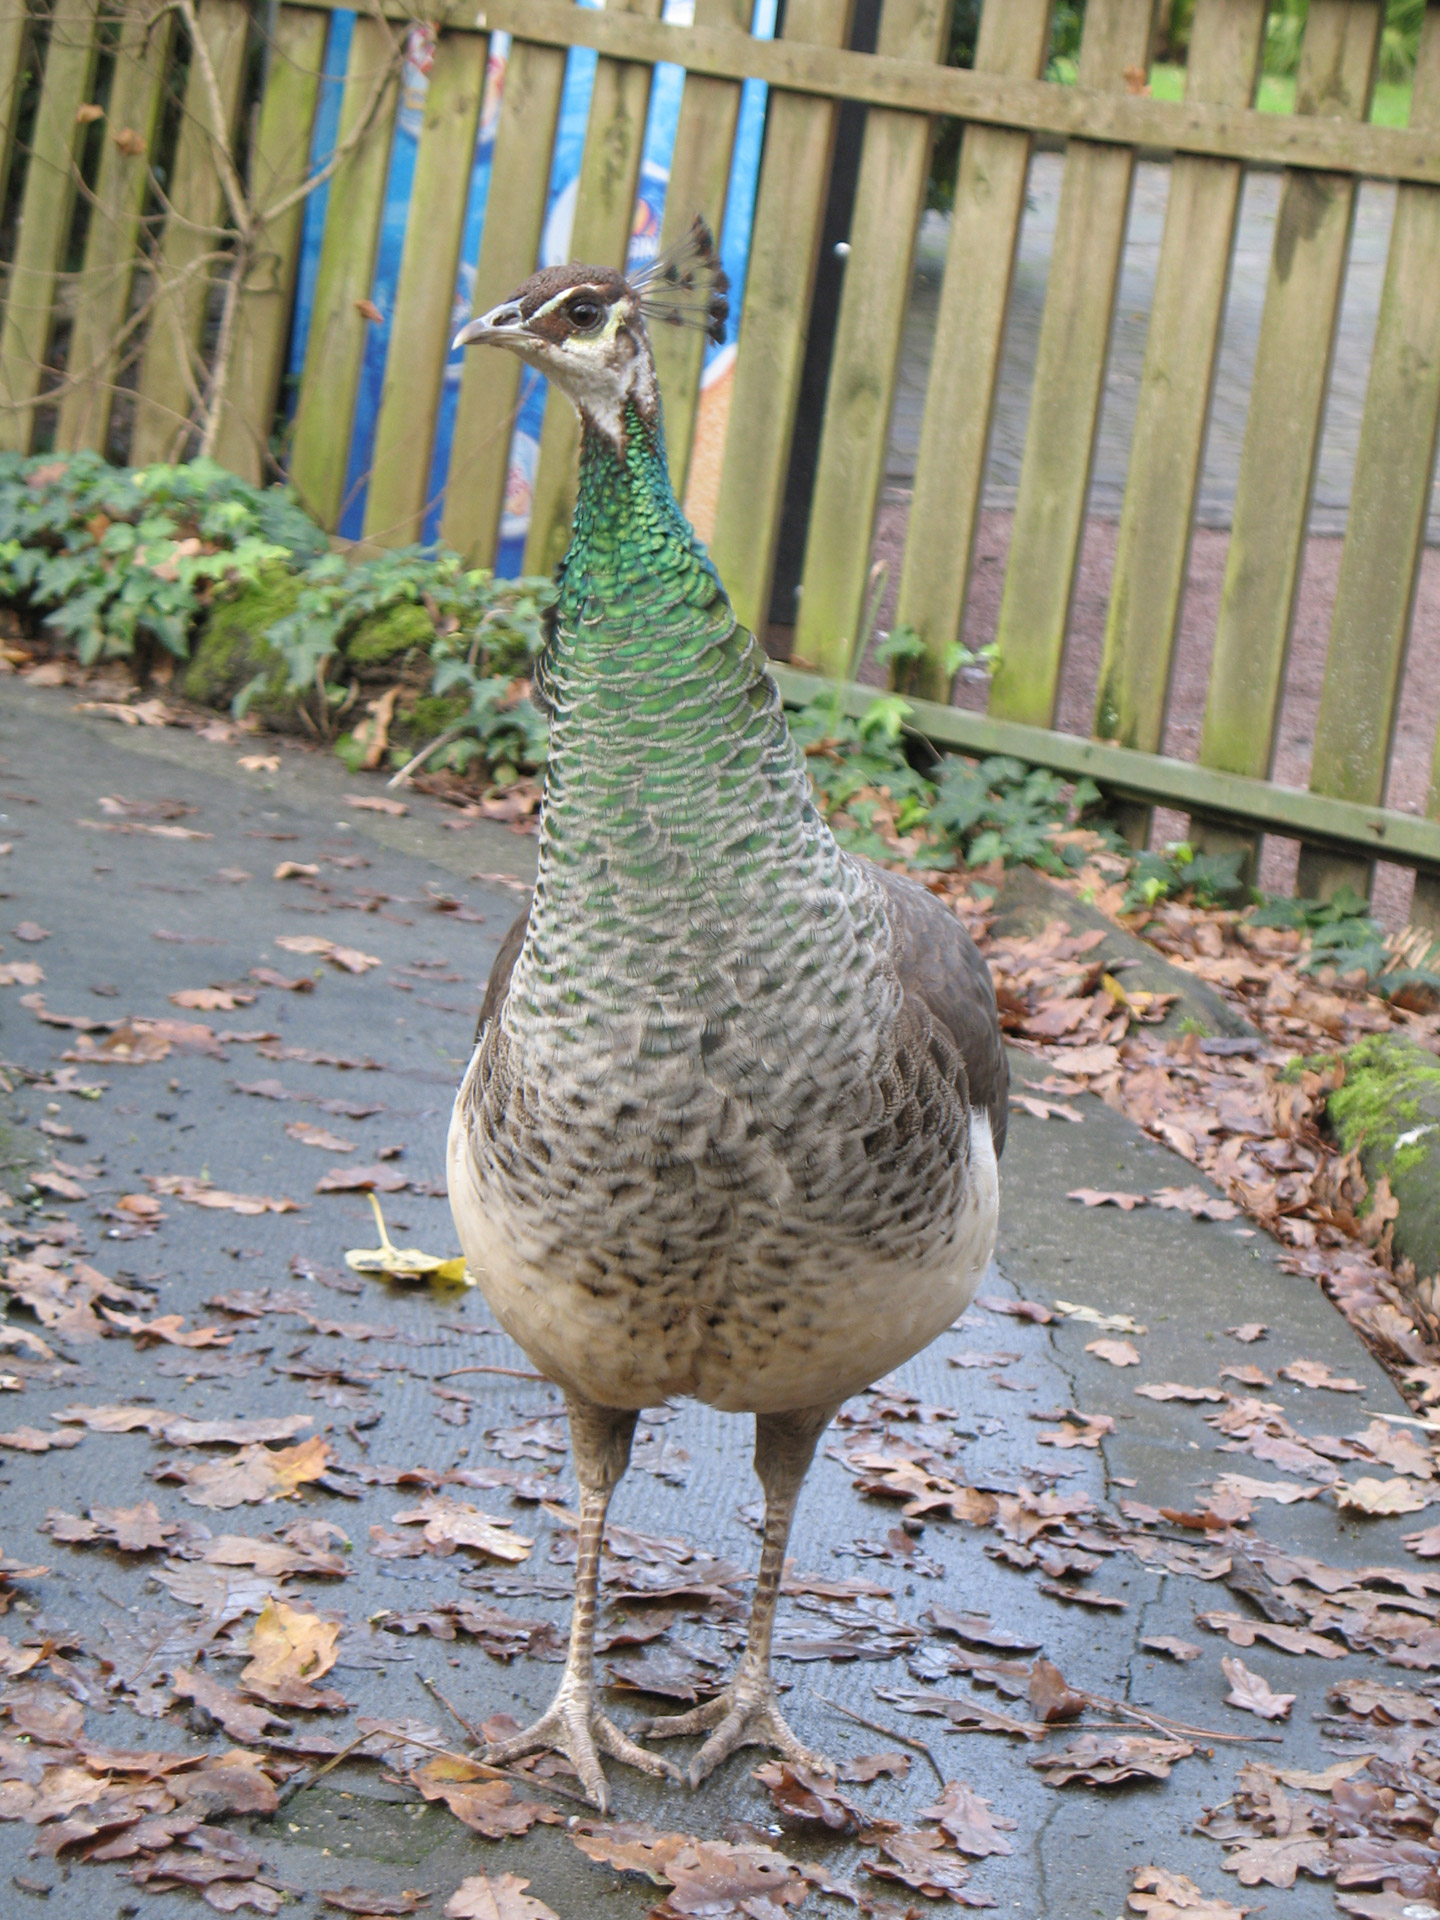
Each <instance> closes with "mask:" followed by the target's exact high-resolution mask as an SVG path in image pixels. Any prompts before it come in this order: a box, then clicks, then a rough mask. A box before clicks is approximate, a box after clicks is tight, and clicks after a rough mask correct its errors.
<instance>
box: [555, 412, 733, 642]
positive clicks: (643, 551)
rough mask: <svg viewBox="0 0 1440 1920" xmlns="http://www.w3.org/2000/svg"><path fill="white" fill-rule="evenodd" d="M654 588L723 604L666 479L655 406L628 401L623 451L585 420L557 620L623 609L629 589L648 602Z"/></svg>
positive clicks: (693, 601) (673, 600) (674, 598)
mask: <svg viewBox="0 0 1440 1920" xmlns="http://www.w3.org/2000/svg"><path fill="white" fill-rule="evenodd" d="M657 587H658V588H661V589H662V590H663V592H664V598H665V600H666V601H668V602H669V603H670V604H680V603H684V604H687V605H689V606H692V607H705V606H709V605H710V604H711V603H712V602H714V601H715V600H716V599H717V598H718V599H720V600H721V601H724V602H725V605H726V606H727V608H728V605H729V603H728V601H725V590H724V588H723V587H722V586H721V584H720V576H719V575H718V574H717V573H716V571H715V569H714V567H713V566H712V565H711V563H710V559H709V556H708V555H707V554H706V552H705V549H704V547H703V546H702V545H701V543H700V541H699V540H698V539H697V538H696V536H695V531H694V529H693V528H692V527H691V525H690V523H689V521H688V520H687V519H686V518H685V516H684V514H683V513H682V512H681V511H680V505H679V502H678V501H677V500H676V498H675V492H674V489H673V488H672V486H671V485H670V470H669V467H668V465H667V463H666V459H665V436H664V431H663V429H662V427H661V424H660V420H659V417H658V413H657V416H656V418H655V419H654V421H653V422H652V421H649V420H646V419H645V418H644V417H643V416H642V415H641V414H640V413H639V411H638V410H637V409H636V408H635V407H634V406H630V407H627V408H626V411H625V447H624V451H623V453H622V452H621V451H620V450H619V449H618V448H617V447H616V445H615V443H614V442H613V441H612V440H611V439H610V437H609V436H608V435H607V434H605V433H603V432H601V430H600V429H599V428H597V427H594V426H592V425H591V424H590V423H589V422H588V421H587V422H586V424H585V428H584V435H583V439H582V441H581V451H580V490H579V497H578V499H577V500H576V504H575V525H574V533H573V535H572V538H571V542H570V548H569V551H568V552H567V553H566V555H565V558H564V560H563V561H562V562H561V565H560V605H559V614H558V621H557V627H558V628H559V629H562V630H563V629H564V628H565V627H567V626H569V625H570V624H572V623H577V622H580V621H584V620H587V619H593V618H594V617H595V615H596V612H597V611H598V610H599V608H600V607H601V606H602V605H603V609H604V611H605V612H606V613H607V614H610V613H614V612H620V611H623V609H625V608H626V607H627V605H629V604H630V594H631V593H632V592H635V593H638V595H639V596H640V597H641V598H642V599H643V600H645V601H646V603H647V604H653V595H654V592H655V589H656V588H657ZM617 596H618V599H617Z"/></svg>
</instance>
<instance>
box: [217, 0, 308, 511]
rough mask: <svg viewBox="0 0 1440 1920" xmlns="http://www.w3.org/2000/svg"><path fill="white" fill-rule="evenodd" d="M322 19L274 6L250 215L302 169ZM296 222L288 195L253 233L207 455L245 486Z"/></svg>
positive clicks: (267, 409)
mask: <svg viewBox="0 0 1440 1920" xmlns="http://www.w3.org/2000/svg"><path fill="white" fill-rule="evenodd" d="M328 26H329V20H328V17H327V16H326V15H325V14H323V13H319V12H311V11H309V10H308V9H306V8H302V7H282V8H281V9H280V11H279V14H278V16H277V18H276V21H275V33H274V40H273V42H272V44H271V48H270V71H269V74H268V77H267V79H266V83H265V97H264V99H263V101H262V102H261V106H260V118H259V125H258V127H257V129H256V134H255V154H254V157H253V159H252V161H251V165H250V175H251V188H250V195H251V203H252V205H253V206H254V208H255V211H256V213H257V215H259V214H264V213H265V212H266V211H267V209H268V208H270V207H274V206H278V205H279V204H280V202H281V200H282V199H283V198H284V197H285V196H286V195H288V194H290V193H293V192H294V191H295V189H296V188H297V187H299V186H300V185H301V184H302V182H303V181H304V179H305V176H306V173H307V171H308V169H309V164H310V141H311V135H312V132H313V130H314V125H315V108H316V105H317V103H318V101H319V98H320V72H321V67H322V64H323V62H324V58H325V35H326V31H327V28H328ZM304 223H305V202H304V201H303V200H297V201H296V202H295V204H294V205H293V206H290V207H287V208H286V209H285V210H284V211H283V212H282V213H280V214H278V215H277V216H276V217H275V218H274V219H272V220H269V221H267V222H266V223H265V224H264V225H263V226H261V227H260V229H259V230H258V231H257V233H256V235H255V240H254V245H253V248H252V251H251V254H250V259H249V263H248V265H247V268H246V272H245V284H244V286H243V288H242V289H241V293H240V305H239V309H238V311H237V313H236V316H235V341H234V346H233V349H232V352H231V359H230V373H229V383H228V385H227V388H226V391H225V399H224V407H223V411H222V414H221V419H220V430H219V434H218V436H217V439H216V443H215V458H216V459H217V460H218V461H219V462H220V464H221V465H222V466H224V467H229V468H230V469H231V471H232V472H234V473H238V474H240V475H242V476H243V477H244V478H245V479H247V480H249V481H251V482H253V483H255V484H258V483H259V482H260V481H262V480H264V479H266V478H268V477H269V475H270V473H271V472H273V464H274V463H273V461H272V460H271V458H270V451H269V443H270V430H271V426H272V425H273V423H274V419H275V409H276V407H277V406H278V405H279V400H280V383H281V381H282V380H283V378H284V374H285V347H286V335H287V332H288V329H289V325H290V310H291V303H292V301H293V299H294V294H295V279H296V274H297V272H298V270H299V264H300V237H301V232H302V229H303V227H304Z"/></svg>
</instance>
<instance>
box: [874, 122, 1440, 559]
mask: <svg viewBox="0 0 1440 1920" xmlns="http://www.w3.org/2000/svg"><path fill="white" fill-rule="evenodd" d="M1063 171H1064V157H1063V155H1061V154H1058V153H1037V154H1036V155H1035V158H1034V160H1033V162H1032V164H1031V170H1030V196H1029V207H1028V210H1027V212H1026V216H1025V221H1024V225H1023V227H1022V230H1021V241H1020V257H1019V261H1018V263H1017V266H1016V274H1015V289H1014V294H1013V296H1012V302H1011V312H1010V323H1009V329H1008V333H1007V337H1006V348H1005V356H1004V363H1003V367H1002V371H1001V380H1000V395H999V401H998V404H997V407H996V413H995V429H994V438H993V441H992V446H991V455H990V472H989V483H988V485H987V488H986V501H987V504H988V505H990V506H992V507H1010V506H1013V505H1014V502H1015V489H1016V487H1017V485H1018V484H1019V479H1020V462H1021V457H1022V455H1023V453H1024V448H1025V426H1026V420H1027V418H1028V414H1029V399H1030V382H1031V377H1032V374H1033V370H1034V365H1035V353H1036V349H1037V345H1038V342H1039V336H1040V320H1041V315H1042V312H1043V309H1044V304H1045V283H1046V276H1047V274H1048V271H1049V264H1050V251H1051V247H1052V245H1053V242H1054V234H1055V219H1056V214H1057V211H1058V208H1059V203H1060V183H1061V177H1062V174H1063ZM1169 182H1170V169H1169V167H1168V166H1165V165H1163V164H1159V163H1156V162H1153V161H1147V162H1144V163H1142V164H1141V165H1139V166H1138V167H1137V168H1136V172H1135V190H1134V199H1133V203H1132V207H1131V214H1130V224H1129V231H1128V235H1127V240H1126V247H1125V260H1124V268H1123V273H1122V278H1121V283H1120V296H1119V300H1118V302H1117V305H1116V319H1115V330H1114V336H1113V342H1112V347H1111V354H1110V366H1109V376H1108V380H1107V385H1106V394H1105V405H1104V411H1103V414H1102V418H1101V427H1100V440H1099V445H1098V447H1097V449H1096V456H1095V472H1094V477H1093V480H1092V485H1091V496H1090V500H1091V511H1092V512H1093V513H1095V514H1097V515H1099V516H1100V517H1102V518H1106V519H1114V518H1116V517H1118V515H1119V512H1120V504H1121V501H1122V499H1123V496H1124V489H1125V469H1126V464H1127V460H1128V456H1129V446H1130V436H1131V432H1132V429H1133V426H1134V418H1135V395H1136V391H1137V386H1138V382H1139V378H1140V371H1141V368H1142V366H1143V363H1144V357H1145V333H1146V328H1147V325H1148V320H1149V311H1150V302H1151V298H1152V295H1153V291H1154V282H1155V269H1156V264H1157V262H1158V259H1159V253H1160V241H1161V236H1162V234H1163V231H1164V223H1165V203H1166V198H1167V194H1168V191H1169ZM1279 198H1280V176H1279V175H1278V174H1274V173H1258V172H1257V173H1252V174H1250V176H1249V177H1248V180H1247V182H1246V187H1245V192H1244V197H1243V200H1242V204H1241V214H1240V230H1239V236H1238V240H1237V244H1236V248H1235V254H1234V264H1233V270H1232V273H1231V280H1230V295H1229V304H1228V306H1227V309H1226V318H1225V331H1224V337H1223V344H1222V350H1221V356H1220V366H1219V369H1218V372H1217V375H1216V382H1215V399H1214V405H1213V408H1212V412H1211V425H1210V439H1209V445H1208V448H1207V453H1206V463H1205V472H1204V478H1203V482H1202V485H1201V492H1200V505H1199V518H1200V522H1201V524H1202V525H1205V526H1212V527H1228V526H1229V524H1230V516H1231V512H1232V509H1233V507H1234V501H1235V483H1236V478H1237V475H1238V473H1239V467H1240V451H1241V447H1242V444H1243V441H1244V435H1245V416H1246V411H1247V408H1248V404H1249V391H1250V380H1251V374H1252V370H1253V367H1254V359H1255V348H1256V343H1257V340H1258V338H1259V330H1260V316H1261V312H1262V309H1263V307H1264V302H1265V289H1266V284H1267V279H1268V276H1269V271H1270V249H1271V241H1272V238H1273V234H1274V229H1275V216H1276V210H1277V207H1278V204H1279ZM1394 213H1395V189H1394V187H1393V186H1390V185H1386V184H1384V183H1380V182H1365V183H1364V184H1362V186H1361V189H1360V195H1359V203H1358V207H1357V211H1356V219H1355V234H1354V239H1353V242H1352V245H1351V252H1350V268H1349V275H1348V278H1347V281H1346V290H1345V301H1344V306H1343V308H1342V311H1341V320H1340V332H1339V337H1338V339H1337V342H1336V349H1335V365H1334V371H1333V374H1332V377H1331V383H1330V402H1329V409H1328V413H1327V416H1326V426H1325V436H1324V442H1323V445H1322V449H1321V455H1320V464H1319V469H1318V472H1317V476H1316V485H1315V504H1314V508H1313V511H1312V515H1311V531H1312V532H1314V533H1339V532H1343V530H1344V524H1345V512H1346V508H1347V506H1348V503H1349V498H1350V480H1351V475H1352V473H1353V471H1354V465H1355V449H1356V445H1357V442H1358V437H1359V431H1360V418H1361V413H1362V411H1363V408H1364V402H1365V386H1366V380H1367V378H1368V373H1369V364H1370V349H1371V343H1372V341H1373V339H1374V334H1375V325H1376V320H1377V317H1378V314H1379V308H1380V293H1381V288H1382V286H1383V284H1384V277H1385V257H1386V253H1387V251H1388V248H1389V244H1390V227H1391V222H1392V221H1393V219H1394ZM948 241H949V222H948V221H947V220H946V219H944V218H943V217H941V216H939V215H935V214H931V215H930V216H928V217H927V219H926V221H925V223H924V226H923V228H922V230H921V236H920V243H919V246H918V248H917V253H916V263H915V282H914V292H913V295H912V299H911V304H910V311H909V315H908V318H907V321H906V330H905V344H904V349H903V354H902V359H901V369H900V388H899V393H898V396H897V400H896V408H895V418H894V422H893V425H892V429H891V439H890V454H889V461H888V464H887V469H886V480H887V483H888V485H889V486H890V487H891V488H892V489H896V490H899V489H908V488H909V487H910V486H911V484H912V483H913V480H914V474H915V458H916V454H917V452H918V450H919V445H920V421H921V417H922V414H923V409H924V404H925V381H926V373H927V369H928V367H929V363H930V354H931V350H932V345H933V341H934V332H935V314H936V309H937V306H938V303H939V296H940V283H941V279H942V276H943V272H944V265H945V250H946V247H947V245H948ZM1437 487H1440V482H1437ZM1435 507H1436V514H1437V515H1440V491H1437V493H1436V496H1435ZM1431 538H1432V540H1436V539H1440V518H1437V519H1436V520H1435V521H1434V523H1433V524H1432V531H1431Z"/></svg>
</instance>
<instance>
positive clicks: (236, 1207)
mask: <svg viewBox="0 0 1440 1920" xmlns="http://www.w3.org/2000/svg"><path fill="white" fill-rule="evenodd" d="M145 1180H146V1185H147V1186H149V1187H151V1188H153V1189H154V1191H155V1192H156V1193H163V1194H166V1195H172V1194H173V1195H174V1197H175V1198H176V1199H178V1200H188V1201H189V1203H190V1205H191V1206H192V1207H212V1208H215V1209H217V1210H219V1211H221V1212H226V1213H245V1214H260V1213H298V1212H299V1211H300V1208H299V1206H298V1205H297V1203H296V1202H295V1201H294V1200H272V1199H271V1198H270V1197H269V1196H268V1195H267V1194H260V1193H227V1192H225V1190H224V1189H223V1188H221V1187H212V1186H211V1185H210V1183H209V1181H208V1180H196V1179H195V1178H193V1176H192V1175H190V1174H188V1173H152V1174H147V1175H146V1176H145Z"/></svg>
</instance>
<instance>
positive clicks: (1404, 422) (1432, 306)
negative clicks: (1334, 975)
mask: <svg viewBox="0 0 1440 1920" xmlns="http://www.w3.org/2000/svg"><path fill="white" fill-rule="evenodd" d="M1410 124H1411V126H1412V127H1414V126H1423V127H1431V128H1440V8H1437V7H1427V8H1426V10H1425V21H1424V24H1423V26H1422V28H1421V38H1420V52H1419V58H1418V60H1417V61H1416V67H1415V90H1414V94H1413V96H1412V100H1411V106H1410ZM1437 430H1440V190H1437V189H1436V188H1434V187H1416V186H1403V187H1401V188H1400V190H1399V192H1398V194H1397V196H1396V202H1395V224H1394V226H1393V227H1392V228H1391V232H1390V254H1389V258H1388V259H1387V261H1386V265H1385V287H1384V291H1383V293H1382V294H1381V297H1380V318H1379V323H1378V325H1377V327H1376V331H1375V345H1374V348H1373V349H1372V352H1371V357H1370V384H1369V389H1368V391H1367V393H1366V397H1365V414H1364V418H1363V421H1362V423H1361V428H1360V445H1359V449H1358V451H1357V453H1356V457H1355V477H1354V480H1353V482H1352V483H1351V489H1350V516H1349V519H1348V521H1347V522H1346V527H1345V547H1344V551H1343V553H1342V555H1341V559H1340V580H1339V585H1338V587H1337V590H1336V595H1335V609H1334V613H1333V615H1332V618H1331V623H1330V647H1329V652H1328V653H1327V655H1326V659H1325V684H1324V688H1323V690H1322V692H1321V696H1320V714H1319V719H1318V721H1317V723H1316V728H1315V749H1314V754H1313V757H1312V760H1311V766H1310V785H1311V787H1312V789H1313V790H1314V791H1315V792H1316V793H1329V794H1333V795H1334V796H1335V797H1336V798H1337V799H1340V800H1363V801H1366V802H1368V803H1370V804H1371V805H1377V804H1378V803H1379V802H1381V801H1382V800H1383V799H1384V797H1385V775H1386V769H1387V767H1388V765H1389V761H1390V750H1391V743H1392V741H1393V738H1394V732H1395V719H1396V706H1397V702H1398V699H1399V694H1400V675H1401V672H1402V670H1403V668H1404V664H1405V648H1406V643H1407V640H1408V638H1409V632H1410V623H1411V619H1412V617H1413V614H1414V608H1415V589H1416V585H1417V582H1418V580H1419V574H1420V557H1421V554H1422V552H1423V550H1424V544H1425V518H1426V514H1427V512H1428V511H1429V506H1430V483H1431V479H1432V476H1433V475H1434V472H1435V448H1436V440H1437ZM1346 885H1348V886H1350V887H1351V888H1352V889H1353V890H1354V891H1355V892H1357V893H1361V894H1368V893H1369V891H1370V873H1369V869H1368V867H1367V865H1366V863H1365V862H1363V861H1360V862H1357V861H1354V860H1345V859H1341V858H1337V857H1336V856H1335V855H1334V854H1333V853H1328V852H1322V851H1320V850H1319V849H1312V848H1309V847H1306V848H1303V849H1302V850H1301V855H1300V874H1299V880H1298V886H1297V890H1298V891H1299V892H1300V893H1302V894H1305V895H1307V896H1309V897H1311V898H1319V899H1329V898H1330V897H1331V896H1332V895H1333V894H1335V893H1338V892H1339V890H1340V888H1341V887H1342V886H1346Z"/></svg>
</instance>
